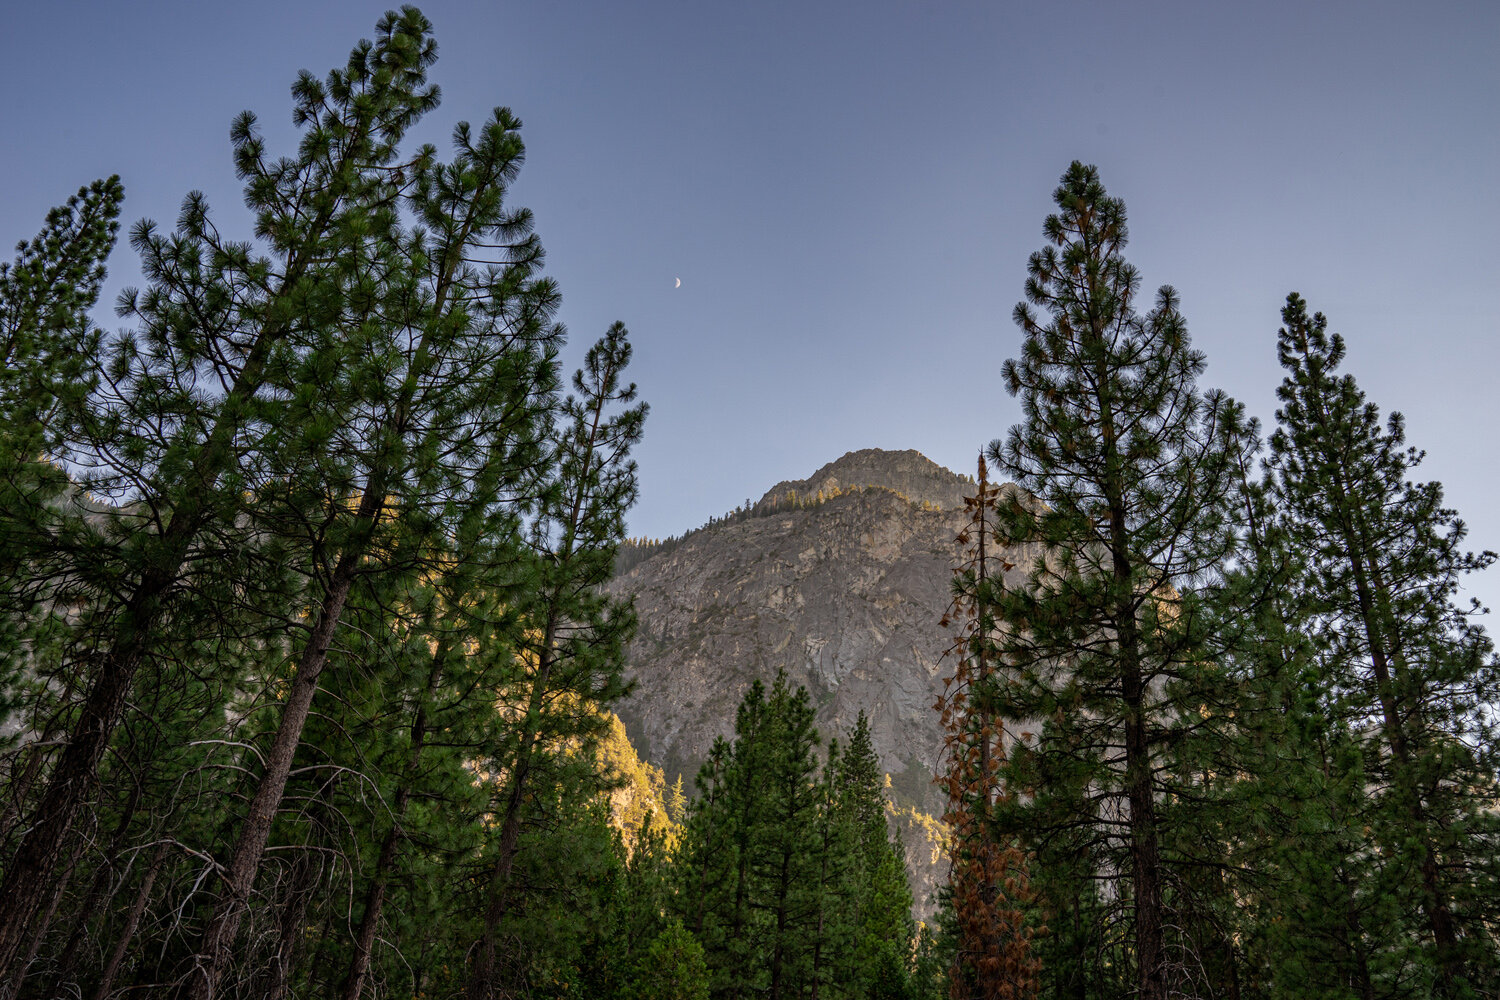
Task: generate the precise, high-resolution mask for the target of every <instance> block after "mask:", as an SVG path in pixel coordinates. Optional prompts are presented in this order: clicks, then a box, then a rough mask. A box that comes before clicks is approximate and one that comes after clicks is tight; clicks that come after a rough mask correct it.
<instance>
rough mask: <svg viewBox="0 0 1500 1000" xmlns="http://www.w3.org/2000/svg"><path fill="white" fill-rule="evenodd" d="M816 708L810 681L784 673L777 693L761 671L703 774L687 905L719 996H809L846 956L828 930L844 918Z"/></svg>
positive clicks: (689, 835) (692, 823)
mask: <svg viewBox="0 0 1500 1000" xmlns="http://www.w3.org/2000/svg"><path fill="white" fill-rule="evenodd" d="M813 714H814V711H813V708H812V705H811V703H810V702H809V699H808V696H807V691H806V690H805V689H803V688H798V689H797V691H796V692H793V691H792V690H791V688H790V686H789V685H788V683H787V680H786V677H785V675H779V676H778V677H777V679H776V682H775V684H773V685H772V688H771V691H770V693H769V695H768V694H767V692H766V690H765V687H764V686H763V685H762V684H761V683H760V682H759V681H757V682H755V683H753V684H752V685H751V686H750V689H749V691H748V692H746V694H745V698H744V700H743V701H742V702H741V703H740V707H739V711H738V713H737V715H736V718H735V740H734V742H733V743H732V744H728V743H724V742H722V741H721V742H719V743H718V744H716V745H715V747H714V750H713V752H712V753H711V754H710V756H709V760H708V762H707V763H705V764H704V766H703V768H702V770H701V771H700V772H699V774H698V789H699V798H698V799H697V801H695V802H694V803H693V805H692V806H691V807H690V809H689V815H688V822H687V824H686V826H685V829H684V833H683V846H682V848H681V852H682V853H681V858H680V861H679V873H680V874H679V879H680V885H681V889H680V890H679V900H680V901H681V902H680V904H679V905H680V906H682V907H683V909H684V913H683V916H684V917H686V918H687V920H685V923H686V924H687V926H688V929H689V930H691V931H692V932H693V934H694V936H695V937H696V938H697V940H698V941H699V942H700V943H701V944H702V946H703V949H704V955H705V958H706V960H707V962H708V968H709V973H710V984H711V993H712V995H713V996H714V997H723V998H737V997H746V996H753V995H760V994H764V995H767V996H773V997H781V998H785V997H792V996H801V995H803V994H804V993H806V992H808V991H810V990H814V989H815V988H816V984H818V983H819V981H820V973H821V970H822V969H824V968H826V969H829V970H832V969H838V968H840V967H842V966H843V965H844V963H845V962H846V959H845V958H844V956H841V955H838V954H836V953H833V952H832V951H831V949H828V948H826V947H825V940H824V939H825V936H827V937H831V936H832V935H830V934H829V933H828V932H829V930H830V926H829V925H830V922H831V919H837V918H835V917H833V916H832V914H831V908H832V907H834V906H836V905H837V904H836V903H835V901H834V899H833V898H832V896H833V893H831V892H830V889H832V888H833V885H832V883H833V882H834V881H835V880H834V879H832V878H831V877H830V865H829V860H830V859H829V857H828V855H827V854H826V853H825V851H827V850H829V849H831V847H832V845H833V844H834V843H836V842H837V839H836V835H833V836H830V831H829V828H828V827H827V826H826V824H825V818H826V817H827V815H828V810H827V809H826V805H825V803H826V791H825V787H826V786H825V785H824V784H823V783H822V782H820V781H818V780H817V779H818V766H817V761H816V759H815V758H814V756H813V749H814V748H815V747H816V746H817V744H818V742H819V736H818V732H817V730H816V729H815V728H814V727H813ZM842 863H844V862H842V861H834V866H835V867H836V866H837V865H839V864H842ZM689 921H690V923H689ZM825 963H826V964H825Z"/></svg>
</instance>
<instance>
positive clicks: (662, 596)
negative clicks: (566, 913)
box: [611, 450, 974, 908]
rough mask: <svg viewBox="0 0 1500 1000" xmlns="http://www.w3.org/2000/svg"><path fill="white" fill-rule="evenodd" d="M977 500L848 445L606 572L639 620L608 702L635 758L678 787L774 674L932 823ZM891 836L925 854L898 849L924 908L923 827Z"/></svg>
mask: <svg viewBox="0 0 1500 1000" xmlns="http://www.w3.org/2000/svg"><path fill="white" fill-rule="evenodd" d="M973 493H974V486H973V485H972V483H971V481H970V480H968V479H966V478H965V477H963V476H959V475H956V474H955V473H952V472H950V471H948V470H947V469H944V468H942V467H941V466H939V465H937V464H935V463H933V462H932V461H930V460H928V459H927V458H925V457H923V456H922V455H920V454H919V453H917V452H915V451H903V452H887V451H878V450H866V451H857V452H851V453H850V454H848V455H845V456H844V457H843V458H841V459H839V460H838V461H836V462H831V463H829V464H828V465H825V466H824V467H823V468H821V469H819V470H818V471H817V472H816V473H814V474H813V475H812V476H810V477H808V478H807V479H803V480H798V481H795V482H791V481H789V482H783V483H779V484H777V485H776V486H775V487H773V488H772V489H771V490H770V491H769V492H767V493H766V495H765V496H764V497H763V498H761V500H760V502H759V503H757V504H755V505H754V506H753V507H752V508H751V509H750V511H749V512H748V513H745V514H743V515H742V516H739V517H734V518H730V519H728V520H727V521H725V522H721V523H718V524H715V525H713V526H711V527H708V528H705V529H703V530H700V531H697V532H694V533H692V534H690V535H689V536H687V537H686V538H684V539H683V540H682V542H681V543H680V544H677V545H675V546H673V547H671V548H670V549H665V550H664V551H662V552H660V553H659V554H657V555H654V556H651V557H649V558H647V559H645V560H644V561H643V562H640V563H639V564H638V565H636V566H635V567H634V568H632V569H631V570H630V571H629V572H627V573H625V574H624V575H623V576H621V577H620V578H618V579H617V580H615V582H614V583H613V584H611V587H612V588H613V589H614V590H615V592H616V593H619V594H622V595H624V594H629V595H632V596H633V597H634V599H635V607H636V611H637V613H638V615H639V616H640V631H639V634H638V635H637V638H636V640H635V642H634V643H633V644H632V646H631V647H630V651H629V662H630V670H631V672H632V674H633V676H634V677H635V680H636V682H637V687H636V690H635V694H634V695H633V696H632V697H631V698H630V699H629V700H628V701H626V702H624V703H623V704H621V705H620V706H619V708H618V711H619V714H620V716H621V718H622V719H624V721H625V725H626V728H627V731H628V732H629V735H630V738H631V742H632V743H634V745H635V746H636V747H637V749H638V750H639V751H640V754H641V756H642V757H643V758H645V759H646V760H649V761H651V762H652V763H654V764H656V765H658V766H660V767H662V768H664V769H665V771H666V776H667V781H668V782H669V783H670V782H671V781H672V780H673V778H674V777H675V776H676V775H677V774H679V773H680V774H682V775H684V780H685V784H686V785H687V786H688V787H691V785H692V780H693V776H694V775H695V774H696V773H697V769H698V766H699V764H700V763H701V762H702V761H703V759H704V757H705V756H706V755H707V753H708V749H709V747H710V746H712V744H713V741H714V739H715V737H718V736H731V735H732V734H733V731H734V715H735V709H736V707H737V706H738V704H739V702H740V699H741V697H742V696H743V695H744V693H745V690H746V689H747V688H748V687H749V685H750V684H751V683H752V682H753V681H754V680H756V679H759V680H762V681H764V682H766V683H767V684H768V685H769V684H770V682H771V681H772V680H773V679H774V678H775V676H776V673H777V671H778V670H785V671H786V673H787V677H788V679H789V680H790V681H791V682H792V683H793V684H801V685H805V686H806V687H807V689H808V692H809V693H810V694H811V695H812V698H813V701H814V703H815V704H816V705H817V707H818V715H817V721H818V728H819V730H820V731H821V732H822V733H823V737H824V741H825V744H826V742H827V740H828V739H829V738H830V737H831V736H837V735H839V734H841V733H843V732H845V731H846V730H848V729H849V728H850V727H852V726H853V724H854V721H855V718H856V717H857V716H858V714H859V712H860V711H861V710H863V711H865V712H866V713H867V714H868V715H869V718H870V726H871V730H872V737H873V742H874V746H875V750H876V752H877V753H878V754H879V755H880V762H881V766H882V767H883V768H884V769H885V770H886V772H887V773H888V774H889V775H890V780H891V792H892V795H893V798H894V799H895V800H896V802H897V805H898V807H903V806H904V807H908V812H909V811H910V810H909V807H912V806H915V807H916V809H917V810H919V811H920V812H922V813H926V814H928V815H929V816H931V815H940V814H941V812H942V804H943V798H942V795H941V794H940V792H939V791H938V789H937V787H936V786H935V785H934V784H933V783H932V776H933V774H934V772H935V770H936V769H937V766H938V756H939V752H940V750H941V747H942V732H941V730H940V728H939V724H938V718H937V714H936V713H935V712H934V710H933V702H934V701H935V700H936V699H937V697H938V694H939V692H940V691H941V690H942V678H943V676H944V675H945V674H951V673H952V671H953V666H952V664H951V663H948V662H946V661H945V660H944V658H943V654H944V651H945V650H946V649H947V648H948V646H949V645H950V644H951V642H952V635H951V634H950V632H949V630H948V629H945V628H942V627H941V626H940V625H939V621H940V619H941V618H942V616H943V612H944V610H945V609H946V608H947V606H948V603H949V585H950V580H951V579H952V574H953V566H954V564H955V563H956V562H957V560H958V559H959V556H960V552H959V546H958V544H957V542H956V541H955V539H956V536H957V535H958V533H959V532H960V530H962V528H963V527H964V525H965V523H966V520H967V518H966V515H965V513H964V511H963V498H964V496H965V495H973ZM820 494H821V495H820ZM912 825H913V824H903V826H904V827H909V826H912ZM915 825H917V826H920V825H921V824H915ZM904 833H905V835H906V837H907V839H908V840H909V841H912V842H911V843H909V844H908V855H909V856H911V855H912V854H917V855H920V856H923V857H911V861H912V863H913V869H914V872H913V873H914V874H920V875H921V878H920V879H919V881H920V882H921V883H923V884H922V885H920V886H914V889H916V891H917V894H918V898H919V900H921V898H922V896H923V895H924V894H925V892H926V891H928V890H929V889H930V888H931V881H932V872H930V871H928V872H918V871H917V869H918V868H919V863H920V862H922V861H923V858H924V857H925V858H930V856H931V855H932V853H933V852H932V849H931V844H930V837H929V834H930V833H931V827H930V825H929V826H928V827H927V829H926V830H925V831H920V830H917V829H905V830H904ZM924 838H926V839H924ZM923 845H925V846H923ZM919 908H921V907H920V905H919Z"/></svg>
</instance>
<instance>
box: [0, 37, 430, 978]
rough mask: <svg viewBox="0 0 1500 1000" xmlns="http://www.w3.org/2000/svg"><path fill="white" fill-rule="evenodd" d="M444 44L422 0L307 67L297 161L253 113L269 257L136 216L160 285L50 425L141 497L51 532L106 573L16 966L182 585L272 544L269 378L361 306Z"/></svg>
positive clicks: (93, 482) (260, 227)
mask: <svg viewBox="0 0 1500 1000" xmlns="http://www.w3.org/2000/svg"><path fill="white" fill-rule="evenodd" d="M432 58H433V50H432V45H431V41H430V39H429V38H427V37H426V22H425V21H424V20H423V19H422V18H421V15H420V14H418V13H417V12H416V11H415V10H414V9H410V8H408V10H407V11H406V12H405V13H404V14H402V15H400V16H396V15H392V16H390V17H388V18H386V19H385V20H383V21H382V22H381V25H380V31H379V38H378V40H377V41H376V42H375V43H366V44H364V45H363V46H362V47H361V48H359V49H357V50H356V51H355V53H354V54H353V56H352V57H351V59H350V61H349V64H348V67H347V68H346V69H345V70H343V71H340V72H337V73H335V74H333V76H332V77H331V78H330V81H329V84H328V85H327V86H326V87H325V86H323V85H321V84H319V83H318V81H316V80H315V79H314V78H312V77H311V76H304V77H303V78H302V79H301V80H300V81H299V82H298V84H297V86H296V87H295V88H294V96H295V98H296V101H297V111H296V120H297V122H298V124H299V125H301V126H303V128H304V135H303V141H302V143H301V145H300V147H299V151H298V155H297V156H296V157H295V158H292V159H285V160H279V161H275V162H267V161H266V159H265V157H264V145H263V143H262V140H261V139H260V137H259V135H258V134H257V132H256V129H255V121H254V118H253V116H251V115H249V114H248V113H247V114H245V115H243V116H241V118H240V119H239V120H237V121H236V123H235V125H234V128H233V130H232V139H233V142H234V146H235V164H236V168H237V169H238V171H239V173H240V175H241V176H242V177H243V178H244V179H245V181H246V202H247V204H248V205H249V207H250V208H251V209H252V211H254V212H255V214H256V217H257V231H258V232H259V233H261V234H263V236H264V240H265V242H264V252H265V254H266V256H264V257H256V256H252V252H251V248H250V246H249V245H246V244H238V243H233V242H230V241H228V240H225V239H223V238H222V237H221V236H220V234H219V232H218V230H217V229H216V228H215V226H214V225H213V224H212V223H211V222H210V220H209V217H208V210H207V206H206V204H205V203H204V200H203V198H202V197H201V195H197V194H194V195H190V196H189V198H188V199H187V201H186V202H185V204H184V207H183V212H182V215H181V218H180V220H179V223H178V226H177V229H176V232H174V233H173V234H172V235H171V236H170V237H165V236H162V235H160V234H159V233H158V232H157V231H156V229H155V227H154V226H153V225H152V224H150V223H142V224H140V225H138V226H137V227H136V228H135V230H134V231H133V233H132V240H131V242H132V245H133V246H134V247H135V249H136V250H137V251H138V252H139V253H140V254H141V255H142V259H143V271H144V273H145V276H146V278H147V280H148V282H149V283H150V284H149V287H148V289H147V291H146V293H145V294H144V295H127V296H126V297H125V300H124V303H123V309H124V311H125V313H126V314H127V315H129V316H132V317H134V318H135V319H137V320H138V321H139V329H138V330H137V331H135V332H133V333H130V334H127V335H125V336H122V337H119V338H116V339H114V340H112V341H111V342H110V343H109V344H108V345H106V347H105V354H106V357H105V359H104V360H103V361H102V363H100V364H99V366H98V369H97V370H98V371H99V374H100V379H99V383H98V386H99V388H98V389H97V390H96V391H95V392H93V393H91V394H90V395H89V398H88V399H87V400H75V402H76V403H77V406H76V408H75V409H74V412H69V413H66V414H64V415H62V416H61V417H60V419H59V421H58V426H60V427H64V428H66V429H67V434H66V438H65V439H59V440H57V441H55V442H53V446H54V448H55V457H56V459H57V460H59V461H61V462H64V463H68V464H70V465H72V466H73V467H77V468H82V469H89V470H91V472H90V474H89V475H88V476H87V477H86V478H85V481H84V484H83V485H84V486H85V487H86V488H87V489H89V490H90V491H91V492H93V493H94V494H95V496H97V497H101V498H106V499H116V500H123V501H129V503H130V506H129V507H128V508H126V509H125V510H124V511H123V512H121V513H119V514H118V515H111V516H108V517H105V518H100V517H98V516H97V515H96V516H93V517H87V516H83V515H81V514H80V515H75V516H74V517H73V518H72V519H71V520H70V521H69V522H68V523H66V524H63V525H61V526H49V528H48V531H47V533H48V535H49V536H50V537H51V538H53V539H56V540H62V541H65V542H66V544H64V545H60V546H57V547H58V548H60V549H61V550H62V551H63V552H64V553H65V554H66V555H67V557H68V560H67V564H66V565H64V566H63V567H62V569H63V571H65V572H67V573H74V574H77V575H78V576H79V577H80V578H82V579H84V580H86V581H88V583H89V584H90V585H91V587H92V593H91V594H90V600H89V601H88V602H87V603H86V604H84V605H82V606H81V607H82V611H81V613H80V614H79V615H78V616H77V627H76V631H77V632H78V633H79V634H78V635H77V636H76V637H75V639H74V640H73V642H72V650H73V653H72V656H73V657H74V665H75V669H76V671H77V672H78V674H79V675H80V680H81V683H80V685H79V686H80V687H82V688H84V689H86V694H84V696H83V698H82V702H81V705H80V710H79V712H78V714H77V716H76V721H74V722H73V724H72V728H71V730H70V732H69V734H68V736H67V738H66V743H65V746H64V747H63V749H62V750H61V752H60V753H59V754H58V757H57V760H56V762H55V764H54V765H53V766H52V768H51V771H50V773H49V775H48V778H47V784H46V788H45V790H44V791H43V792H42V794H41V796H40V798H39V799H38V800H37V801H36V802H35V803H34V804H32V805H31V806H30V808H29V809H28V815H27V820H26V823H25V828H26V834H25V836H24V837H23V838H22V840H21V842H20V843H19V845H18V846H17V848H16V850H15V851H14V852H13V854H12V855H11V857H10V859H9V861H8V863H7V864H6V867H5V876H4V880H3V882H0V900H3V903H0V974H3V973H7V972H8V971H9V970H10V967H11V965H12V963H13V962H14V961H15V960H16V958H17V954H18V952H19V950H20V948H21V946H22V941H23V938H24V935H25V932H26V929H27V927H28V926H29V925H30V924H31V923H32V922H33V920H34V919H35V918H36V916H37V913H38V911H39V909H40V908H41V906H42V901H43V900H44V899H45V898H46V897H47V896H48V895H49V894H50V893H51V892H52V891H53V890H54V888H55V876H56V873H57V869H58V864H59V861H60V859H61V858H62V857H63V855H64V854H65V848H66V846H67V842H68V839H69V834H70V832H71V831H72V829H73V824H74V821H75V820H76V818H77V817H78V815H79V813H80V811H81V810H83V809H84V808H86V806H87V803H88V802H89V800H90V796H89V794H88V792H89V788H90V785H91V783H92V782H93V780H94V778H95V777H96V775H97V772H98V768H99V764H100V761H101V760H102V759H103V757H104V754H105V751H106V749H107V747H108V745H109V741H110V738H111V736H112V735H113V733H114V731H115V728H116V726H117V725H118V724H119V722H120V720H121V717H122V715H123V713H124V711H125V705H126V699H127V697H128V695H129V692H130V689H131V686H132V682H133V681H134V680H135V678H136V675H137V672H138V670H139V669H140V666H141V664H142V662H143V661H144V660H146V659H147V658H149V657H152V656H159V655H161V654H162V653H164V652H165V650H164V648H163V647H164V646H165V645H166V644H167V637H166V636H165V635H164V630H165V629H167V628H168V627H169V626H171V625H172V624H173V623H174V622H180V621H182V620H183V617H182V615H181V613H182V612H183V611H185V610H186V609H184V608H180V607H178V606H176V602H177V601H178V598H179V597H180V596H181V595H182V594H183V593H184V591H185V589H186V588H185V586H184V585H185V582H186V581H188V580H193V581H194V584H195V586H194V588H193V593H194V596H202V595H203V594H204V593H205V592H207V591H209V590H211V589H213V588H214V587H218V588H221V589H220V591H219V593H218V594H216V595H215V597H216V600H217V601H218V602H221V603H219V605H218V609H217V610H223V609H224V608H231V609H232V608H233V607H234V602H235V599H236V595H235V594H234V593H233V587H232V585H230V581H229V580H228V577H229V576H231V575H232V574H231V572H228V571H231V570H234V569H242V567H236V566H235V565H234V564H235V562H236V560H240V559H241V558H242V556H241V554H242V553H253V551H254V549H255V548H256V546H255V545H254V544H253V540H251V539H247V538H246V537H244V536H243V534H242V533H240V532H238V531H235V530H229V529H234V528H236V527H237V526H238V525H240V523H241V521H240V519H239V518H238V513H237V512H238V511H239V509H240V507H241V504H242V503H243V499H244V496H245V494H246V488H247V486H249V485H250V483H249V482H248V481H247V475H246V473H247V467H248V466H250V465H252V464H253V462H252V458H251V456H252V455H253V454H254V452H255V451H256V446H257V444H258V443H259V442H260V441H261V440H262V439H263V437H264V435H266V434H267V432H268V428H267V423H266V419H267V417H268V414H267V412H266V410H265V408H264V405H263V404H266V403H267V402H268V401H269V400H268V398H267V397H268V395H273V394H268V392H267V380H268V378H269V377H270V376H271V375H272V374H274V372H275V370H276V368H277V366H278V364H279V363H280V362H279V359H280V357H281V356H282V355H283V354H284V353H285V352H286V351H288V350H291V349H292V347H291V342H292V341H294V340H295V339H296V338H297V337H298V336H300V335H302V334H303V333H306V332H309V331H313V330H326V329H327V328H328V326H329V325H330V324H332V323H333V322H334V321H335V320H336V318H337V317H339V316H341V315H343V314H345V312H346V306H347V304H348V300H347V299H345V297H344V292H345V291H346V290H347V289H348V287H349V284H350V281H351V275H350V274H349V273H348V271H347V270H346V269H345V268H346V267H347V266H348V265H347V264H346V261H347V259H348V257H349V256H350V255H349V253H348V251H349V250H351V249H352V246H351V244H352V243H353V242H354V241H357V239H358V238H359V236H358V234H360V233H362V232H363V231H364V230H365V229H366V226H367V224H368V223H369V222H370V221H371V219H372V218H374V217H375V216H377V215H378V213H379V212H380V211H381V206H383V205H386V204H387V203H388V202H389V201H390V200H391V197H392V195H393V192H394V190H395V189H396V188H397V186H398V182H397V181H396V179H395V178H397V177H398V176H399V175H400V171H399V170H396V169H393V168H395V167H396V166H397V162H396V157H397V146H398V144H399V142H400V140H401V138H402V137H403V135H404V134H405V132H406V130H407V129H408V128H409V127H410V126H411V124H412V123H413V122H414V121H415V120H416V119H417V118H418V117H420V115H421V114H423V113H424V112H425V111H426V110H428V109H429V108H430V107H431V106H432V105H433V104H434V103H435V101H436V92H435V90H432V89H430V88H428V87H427V86H426V79H425V67H426V65H427V64H428V63H430V62H431V60H432ZM210 387H212V389H210ZM31 520H32V521H33V523H35V522H36V521H38V520H41V519H40V518H35V517H33V518H31ZM101 520H102V521H104V522H105V523H104V524H102V525H101V524H100V523H99V522H100V521H101ZM209 529H220V530H221V531H222V533H221V534H220V535H219V536H218V537H214V536H213V535H212V533H209V534H206V533H208V532H209ZM244 558H248V556H245V557H244ZM46 571H49V570H48V568H45V567H44V568H43V570H42V572H46ZM201 610H202V609H200V611H199V613H201ZM210 610H211V611H212V610H215V609H210ZM215 621H217V615H216V614H214V613H207V614H201V620H200V621H199V622H197V623H196V625H197V628H198V630H199V631H200V633H201V631H202V630H203V629H204V628H205V627H207V626H208V625H209V624H210V623H213V622H215Z"/></svg>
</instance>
